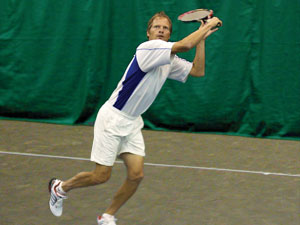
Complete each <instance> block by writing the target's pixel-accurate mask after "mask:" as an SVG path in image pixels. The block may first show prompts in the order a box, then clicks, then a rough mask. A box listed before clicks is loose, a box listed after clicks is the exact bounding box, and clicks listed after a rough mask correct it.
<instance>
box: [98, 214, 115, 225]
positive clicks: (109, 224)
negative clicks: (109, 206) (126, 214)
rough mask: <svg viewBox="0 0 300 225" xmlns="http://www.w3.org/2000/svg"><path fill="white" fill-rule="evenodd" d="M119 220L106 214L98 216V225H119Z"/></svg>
mask: <svg viewBox="0 0 300 225" xmlns="http://www.w3.org/2000/svg"><path fill="white" fill-rule="evenodd" d="M116 221H117V219H116V218H115V217H114V216H111V215H108V214H106V213H104V214H103V215H102V216H98V218H97V223H98V225H117V224H116Z"/></svg>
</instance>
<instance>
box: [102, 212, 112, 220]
mask: <svg viewBox="0 0 300 225" xmlns="http://www.w3.org/2000/svg"><path fill="white" fill-rule="evenodd" d="M102 217H105V218H107V219H113V218H115V217H114V216H113V215H110V214H107V213H103V215H102Z"/></svg>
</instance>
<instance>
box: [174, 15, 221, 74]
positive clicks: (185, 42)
mask: <svg viewBox="0 0 300 225" xmlns="http://www.w3.org/2000/svg"><path fill="white" fill-rule="evenodd" d="M219 22H220V23H221V24H222V22H221V21H220V20H219V19H218V18H216V17H214V18H212V19H210V20H209V21H208V22H207V23H206V24H203V23H202V24H201V26H200V28H199V29H198V30H197V31H195V32H193V33H192V34H190V35H189V36H187V37H186V38H184V39H182V40H181V41H178V42H176V43H175V44H174V45H173V47H172V54H175V53H177V52H185V51H189V50H190V49H192V48H194V47H195V46H196V54H195V57H194V60H193V67H192V69H191V71H190V75H191V76H194V77H201V76H204V74H205V39H206V38H207V37H208V36H209V35H211V34H212V33H213V32H215V31H217V30H218V29H217V28H215V27H216V25H217V24H218V23H219Z"/></svg>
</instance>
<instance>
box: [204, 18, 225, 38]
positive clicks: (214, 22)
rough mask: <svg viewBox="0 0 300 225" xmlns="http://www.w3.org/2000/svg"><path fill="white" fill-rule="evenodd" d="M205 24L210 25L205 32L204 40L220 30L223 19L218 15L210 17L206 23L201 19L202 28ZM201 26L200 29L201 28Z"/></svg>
mask: <svg viewBox="0 0 300 225" xmlns="http://www.w3.org/2000/svg"><path fill="white" fill-rule="evenodd" d="M205 26H208V27H210V29H209V31H208V32H207V33H206V34H205V36H204V38H203V39H204V40H205V39H206V38H207V37H208V36H209V35H211V34H212V33H214V32H216V31H217V30H219V28H218V27H220V26H222V21H221V20H220V19H219V18H218V17H213V18H210V19H208V20H207V21H206V22H205V23H204V22H203V21H201V26H200V28H203V27H205ZM200 28H199V29H200Z"/></svg>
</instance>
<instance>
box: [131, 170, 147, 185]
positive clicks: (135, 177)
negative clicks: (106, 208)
mask: <svg viewBox="0 0 300 225" xmlns="http://www.w3.org/2000/svg"><path fill="white" fill-rule="evenodd" d="M143 178H144V172H143V171H130V172H129V173H128V176H127V179H128V180H129V181H132V182H136V183H140V182H141V181H142V180H143Z"/></svg>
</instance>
